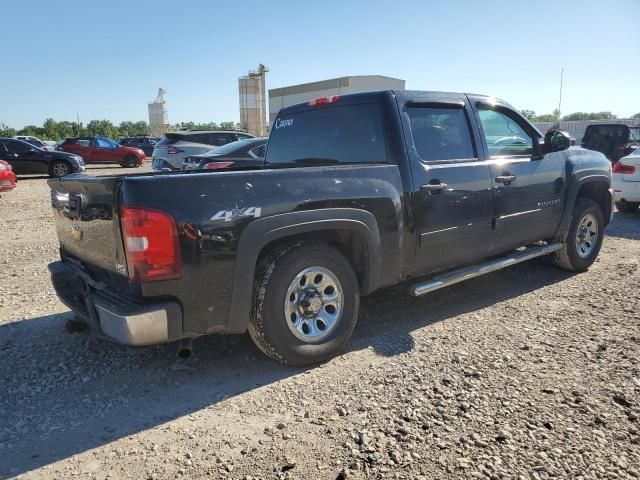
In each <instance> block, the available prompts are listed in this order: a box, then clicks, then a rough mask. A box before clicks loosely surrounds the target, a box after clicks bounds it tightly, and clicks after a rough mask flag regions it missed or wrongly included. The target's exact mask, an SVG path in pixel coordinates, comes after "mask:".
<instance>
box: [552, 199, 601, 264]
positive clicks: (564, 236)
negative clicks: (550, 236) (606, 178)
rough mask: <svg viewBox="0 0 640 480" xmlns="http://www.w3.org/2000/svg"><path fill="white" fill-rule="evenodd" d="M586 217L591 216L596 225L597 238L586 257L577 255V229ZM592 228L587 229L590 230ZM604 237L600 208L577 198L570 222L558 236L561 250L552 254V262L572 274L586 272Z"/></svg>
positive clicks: (588, 201)
mask: <svg viewBox="0 0 640 480" xmlns="http://www.w3.org/2000/svg"><path fill="white" fill-rule="evenodd" d="M588 215H591V216H592V217H591V218H593V219H595V222H596V223H597V225H596V227H597V237H596V239H595V242H592V243H591V245H592V247H590V249H589V252H588V254H587V255H584V253H583V255H582V256H581V255H580V254H579V253H578V248H579V241H578V228H580V226H581V223H582V222H583V220H585V218H587V216H588ZM591 228H592V227H589V229H591ZM603 237H604V215H603V213H602V210H601V209H600V206H599V205H598V204H597V203H596V202H594V201H593V200H591V199H589V198H578V199H576V204H575V205H574V207H573V213H572V215H571V221H570V222H568V223H567V224H566V225H565V227H564V229H563V231H562V233H561V234H560V236H559V238H558V239H559V240H560V241H561V242H562V248H561V249H560V250H558V251H556V252H555V253H554V259H553V260H554V262H555V264H556V265H558V266H559V267H561V268H563V269H565V270H570V271H572V272H582V271H585V270H587V269H588V268H589V267H590V266H591V264H593V262H595V260H596V258H597V257H598V252H600V247H601V246H602V239H603Z"/></svg>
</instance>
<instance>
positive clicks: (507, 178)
mask: <svg viewBox="0 0 640 480" xmlns="http://www.w3.org/2000/svg"><path fill="white" fill-rule="evenodd" d="M515 179H516V176H515V175H511V174H508V173H505V174H502V175H499V176H497V177H496V183H504V184H505V185H509V184H510V183H511V182H513V181H514V180H515Z"/></svg>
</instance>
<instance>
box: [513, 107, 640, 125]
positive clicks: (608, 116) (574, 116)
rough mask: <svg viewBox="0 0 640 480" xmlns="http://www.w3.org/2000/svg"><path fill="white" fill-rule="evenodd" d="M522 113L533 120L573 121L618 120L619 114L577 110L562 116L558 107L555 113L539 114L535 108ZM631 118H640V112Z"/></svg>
mask: <svg viewBox="0 0 640 480" xmlns="http://www.w3.org/2000/svg"><path fill="white" fill-rule="evenodd" d="M520 113H522V115H524V116H525V117H527V119H528V120H529V121H531V122H558V121H560V122H572V121H578V120H616V119H617V118H618V116H617V115H616V114H615V113H611V112H591V113H587V112H575V113H570V114H569V115H564V116H562V117H561V116H560V111H559V110H558V109H557V108H556V109H555V110H554V111H553V113H545V114H542V115H537V114H536V112H534V111H533V110H522V111H521V112H520ZM631 118H638V119H640V112H638V113H636V114H635V115H632V116H631Z"/></svg>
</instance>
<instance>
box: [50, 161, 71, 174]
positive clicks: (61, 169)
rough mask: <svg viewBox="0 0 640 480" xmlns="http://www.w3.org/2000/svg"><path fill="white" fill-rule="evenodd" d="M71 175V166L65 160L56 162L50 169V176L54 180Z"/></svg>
mask: <svg viewBox="0 0 640 480" xmlns="http://www.w3.org/2000/svg"><path fill="white" fill-rule="evenodd" d="M70 173H71V165H69V164H68V163H67V162H65V161H64V160H56V161H55V162H53V163H52V164H51V166H50V167H49V176H50V177H54V178H60V177H64V176H66V175H69V174H70Z"/></svg>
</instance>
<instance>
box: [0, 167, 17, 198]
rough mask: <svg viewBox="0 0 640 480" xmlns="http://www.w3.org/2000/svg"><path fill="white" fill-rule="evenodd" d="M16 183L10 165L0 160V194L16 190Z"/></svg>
mask: <svg viewBox="0 0 640 480" xmlns="http://www.w3.org/2000/svg"><path fill="white" fill-rule="evenodd" d="M17 181H18V180H17V179H16V176H15V174H14V173H13V170H12V168H11V165H9V164H8V163H7V162H5V161H4V160H0V192H6V191H8V190H13V189H14V188H16V182H17Z"/></svg>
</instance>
